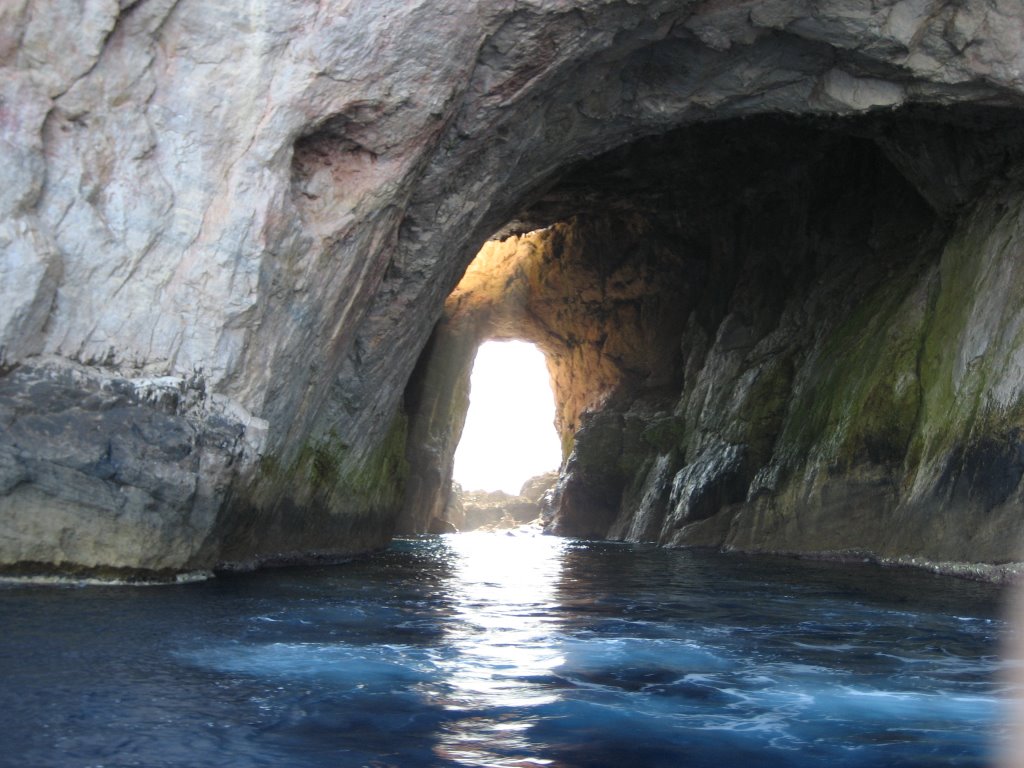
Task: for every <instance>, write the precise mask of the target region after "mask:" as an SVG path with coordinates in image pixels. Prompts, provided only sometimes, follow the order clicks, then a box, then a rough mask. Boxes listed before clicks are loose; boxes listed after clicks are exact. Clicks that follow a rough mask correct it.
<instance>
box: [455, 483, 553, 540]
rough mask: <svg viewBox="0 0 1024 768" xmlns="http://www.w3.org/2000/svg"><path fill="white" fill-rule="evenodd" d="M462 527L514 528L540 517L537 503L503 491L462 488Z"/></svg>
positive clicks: (472, 529) (466, 529) (467, 529)
mask: <svg viewBox="0 0 1024 768" xmlns="http://www.w3.org/2000/svg"><path fill="white" fill-rule="evenodd" d="M462 507H463V510H464V517H463V528H461V529H460V530H463V531H475V530H478V529H481V528H487V529H501V528H515V527H516V526H519V525H523V524H524V523H531V522H533V521H534V520H536V519H537V518H538V517H540V512H541V509H540V505H539V504H538V502H536V501H532V500H530V499H528V498H526V497H524V496H513V495H512V494H510V493H505V492H504V491H463V492H462Z"/></svg>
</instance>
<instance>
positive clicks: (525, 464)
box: [452, 341, 562, 496]
mask: <svg viewBox="0 0 1024 768" xmlns="http://www.w3.org/2000/svg"><path fill="white" fill-rule="evenodd" d="M554 416H555V404H554V398H553V396H552V391H551V384H550V379H549V376H548V370H547V364H546V361H545V359H544V354H543V353H542V352H541V351H540V350H539V349H538V348H537V347H536V345H534V344H530V343H528V342H523V341H486V342H484V343H483V344H481V345H480V347H479V349H478V350H477V352H476V356H475V358H474V360H473V369H472V374H471V376H470V402H469V409H468V410H467V413H466V421H465V425H464V426H463V429H462V435H461V439H460V441H459V446H458V448H457V449H456V451H455V464H454V468H453V475H452V477H453V479H454V481H455V482H457V483H459V484H460V485H461V486H462V487H463V489H465V490H466V491H503V492H505V493H507V494H510V495H513V496H515V495H518V494H519V492H520V490H521V489H522V486H523V483H524V482H525V481H527V480H529V479H530V478H532V477H535V476H537V475H541V474H544V473H549V472H553V471H557V470H558V468H559V465H560V464H561V461H562V453H561V446H560V443H559V440H558V436H557V433H556V432H555V427H554Z"/></svg>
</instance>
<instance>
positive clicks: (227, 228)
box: [0, 0, 1024, 568]
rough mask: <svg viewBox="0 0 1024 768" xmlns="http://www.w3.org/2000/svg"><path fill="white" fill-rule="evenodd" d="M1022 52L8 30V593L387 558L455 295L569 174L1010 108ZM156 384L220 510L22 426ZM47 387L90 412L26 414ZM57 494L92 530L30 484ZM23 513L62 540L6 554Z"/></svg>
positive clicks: (628, 17)
mask: <svg viewBox="0 0 1024 768" xmlns="http://www.w3.org/2000/svg"><path fill="white" fill-rule="evenodd" d="M1021 38H1022V25H1021V11H1020V8H1019V4H1017V3H1014V2H1010V0H1001V1H1000V2H992V1H991V0H966V1H965V2H962V3H957V4H949V3H945V2H940V0H921V1H918V0H901V1H900V2H895V1H894V2H882V3H878V2H874V3H868V2H864V3H858V2H854V3H850V2H849V1H848V0H823V1H822V2H816V3H814V4H812V5H808V4H807V3H804V2H800V1H799V0H775V1H773V2H769V3H759V4H756V7H752V6H751V4H750V3H748V2H745V1H744V0H726V1H725V2H716V3H698V2H695V1H690V0H647V1H646V2H634V1H633V0H629V1H627V0H622V1H621V2H620V1H618V0H564V1H561V2H553V3H552V2H540V1H539V0H538V1H537V2H531V1H528V2H517V3H509V2H507V1H506V0H486V1H485V2H478V3H471V4H466V3H450V2H446V1H445V0H431V2H424V3H405V4H395V3H391V2H385V1H383V0H381V1H378V0H367V2H359V3H351V2H346V1H345V0H335V1H332V2H324V3H320V4H309V3H306V2H300V1H298V0H286V1H285V2H273V3H270V2H267V1H266V0H254V1H253V2H249V3H245V4H243V5H241V6H239V5H225V4H224V3H217V2H210V0H139V1H138V2H116V0H80V1H78V0H76V1H74V2H72V1H71V0H14V1H13V2H8V3H5V4H4V5H3V6H2V7H0V139H2V141H0V153H2V160H3V162H2V164H0V175H2V183H0V370H2V371H3V375H4V376H5V382H4V386H5V387H6V392H7V393H8V396H9V397H10V398H11V402H16V403H17V407H13V408H12V410H10V411H9V412H7V414H8V415H5V417H4V418H5V421H4V430H5V432H4V435H3V440H2V441H0V451H2V456H3V459H2V466H4V467H13V469H10V471H9V472H8V471H7V470H6V469H5V472H6V473H7V474H5V476H4V477H5V479H4V480H3V482H2V483H0V488H3V489H5V490H4V491H3V493H4V494H5V501H4V502H3V504H4V507H3V509H4V510H5V512H4V517H3V521H2V522H3V525H4V528H3V536H2V537H0V565H3V566H13V565H16V564H17V563H18V562H20V561H21V560H23V559H24V558H25V557H29V556H31V558H32V559H33V560H38V561H39V562H42V563H50V564H58V563H65V564H70V565H75V564H85V563H86V562H88V563H93V562H95V563H100V562H110V563H114V562H116V563H117V564H119V565H124V566H126V567H131V566H132V565H133V564H134V565H137V566H139V567H149V566H148V565H147V564H156V565H158V567H160V568H164V567H166V568H176V567H186V566H188V567H192V566H204V565H213V564H216V563H217V562H218V561H223V560H233V561H252V562H258V561H261V560H266V559H274V558H280V557H285V558H287V557H292V556H302V555H303V553H309V552H319V553H321V554H324V555H325V556H328V555H329V554H330V553H337V554H339V555H340V554H344V553H345V552H351V551H362V550H365V549H366V548H368V547H373V546H379V545H380V544H382V543H383V542H384V541H386V540H387V537H388V535H389V533H390V531H391V530H392V528H393V525H394V522H395V520H396V517H397V515H398V511H399V507H400V506H401V499H402V497H403V486H404V478H405V476H406V470H405V467H404V462H405V459H404V456H405V442H406V420H405V416H404V415H403V413H402V412H401V411H402V409H403V406H402V399H403V394H404V391H405V384H406V382H407V380H408V379H409V377H410V375H411V373H412V371H413V368H414V366H415V364H416V361H417V359H418V358H419V356H420V353H421V351H422V349H423V347H424V346H425V344H426V342H427V339H428V337H429V334H430V333H431V329H432V327H433V325H434V323H435V321H436V320H437V319H438V317H439V316H440V314H441V311H442V304H443V300H444V297H445V296H446V295H447V294H448V293H449V292H450V290H451V289H452V288H453V287H454V285H455V284H456V283H457V281H458V278H459V276H460V274H461V272H462V271H463V270H464V268H465V266H466V265H467V264H468V262H469V260H470V258H471V256H472V254H473V253H475V251H476V250H477V248H478V247H479V245H480V243H481V242H483V241H484V240H485V239H486V238H487V237H489V236H490V235H491V234H492V233H493V232H494V231H496V230H497V229H498V228H499V227H501V226H503V225H505V224H506V223H507V222H508V221H509V220H510V219H512V218H513V217H514V216H515V215H516V214H517V212H519V211H520V210H521V209H522V208H523V207H524V205H526V204H528V203H530V202H531V201H532V200H533V199H534V198H535V197H537V196H538V195H539V194H540V193H541V192H542V191H543V190H544V189H545V188H546V187H548V186H550V185H551V184H552V183H553V181H554V180H555V179H557V177H558V176H559V175H560V174H561V172H562V170H563V169H564V168H566V167H567V166H568V165H569V164H571V163H573V162H575V161H577V160H579V159H582V158H585V157H592V156H595V155H597V154H599V153H601V152H603V151H605V150H608V149H610V148H612V147H614V146H617V145H619V144H622V143H623V142H625V141H627V140H631V139H634V138H636V137H638V136H640V135H645V134H652V133H658V132H661V131H664V130H667V129H670V128H672V127H675V126H677V125H681V124H684V123H687V122H694V121H702V120H709V119H720V118H727V117H733V116H740V115H750V114H758V113H764V112H786V113H791V114H818V115H826V114H853V113H858V112H864V111H869V110H872V109H878V108H883V109H884V108H890V107H893V106H896V105H899V104H905V103H921V102H928V103H952V102H958V101H971V102H987V103H993V104H996V103H1001V104H1014V103H1018V102H1019V100H1020V94H1021V91H1022V90H1024V81H1022V70H1021V62H1020V51H1021V50H1022V45H1021ZM905 161H906V163H907V164H908V165H913V164H914V162H915V157H914V156H913V153H911V154H910V155H908V156H907V157H906V158H905ZM22 368H23V369H24V371H23V372H22V374H21V375H15V373H16V372H17V371H18V370H21V369H22ZM76 372H77V373H76ZM79 374H81V375H79ZM165 377H170V379H171V380H173V381H174V382H190V381H193V380H197V379H198V378H201V379H202V380H203V382H204V387H205V388H204V393H205V394H204V397H202V398H198V397H197V398H191V399H189V398H186V399H185V400H184V401H182V402H181V403H179V405H177V406H175V409H174V412H173V413H170V412H167V413H164V414H163V415H164V416H166V417H167V418H169V419H172V420H174V421H175V423H176V424H177V427H176V429H180V430H183V431H184V432H185V433H188V434H189V435H190V437H189V438H188V440H187V441H186V442H187V443H188V445H190V446H193V445H196V446H197V445H199V444H200V443H202V444H203V445H206V444H207V443H210V442H215V441H216V440H218V439H219V437H218V436H219V435H220V433H221V426H220V422H219V421H218V422H217V423H216V424H214V423H213V422H212V421H211V420H210V419H211V417H210V416H209V413H210V408H214V410H215V411H216V413H217V418H218V419H224V420H226V421H227V422H230V424H231V425H232V426H231V429H232V430H236V431H237V432H239V434H240V435H241V437H240V438H239V440H240V442H239V443H238V444H239V445H243V444H244V445H245V446H248V447H247V448H245V450H241V449H239V451H235V449H234V448H230V447H228V448H224V449H223V452H222V455H223V456H224V457H226V456H228V455H230V456H234V457H235V458H234V459H233V460H232V461H231V462H228V461H227V459H226V458H225V459H224V467H225V469H224V471H223V474H222V475H221V474H218V475H217V476H218V477H221V478H222V480H217V482H215V483H213V486H212V487H213V490H211V491H210V493H209V494H198V495H190V494H188V493H176V494H170V495H166V496H165V497H164V498H162V500H161V501H160V502H159V503H157V504H155V505H149V504H148V502H146V501H145V499H146V498H147V494H148V495H150V496H152V494H153V493H155V489H156V488H158V487H161V483H162V482H163V481H162V478H163V475H164V473H165V469H166V466H167V465H166V464H165V462H164V460H163V459H162V458H159V456H158V454H159V453H160V446H161V445H162V438H160V437H159V434H160V433H161V432H160V430H158V431H157V433H153V434H152V435H151V436H150V437H144V438H142V443H141V444H140V447H139V449H138V450H139V452H140V454H141V455H146V456H148V455H150V454H152V455H153V456H154V457H156V458H154V460H153V461H148V460H147V461H142V462H140V463H139V464H138V466H137V468H136V471H133V472H131V473H126V472H120V473H118V472H114V473H113V474H104V473H105V472H106V470H105V469H97V468H96V467H99V466H100V465H99V464H96V465H95V466H94V465H93V464H92V463H90V462H86V461H80V460H79V459H75V458H70V457H68V456H66V455H64V454H62V453H61V452H59V451H57V452H55V451H53V450H52V449H51V443H50V442H48V440H47V439H44V438H43V437H40V436H39V435H40V433H38V432H36V431H34V428H32V429H30V428H29V426H26V425H24V424H22V422H23V421H26V420H27V421H28V422H31V420H33V419H37V418H38V419H44V420H48V421H49V422H51V423H52V433H53V434H58V433H60V432H61V431H62V430H64V431H68V430H71V429H73V428H74V429H77V428H76V427H75V426H74V425H75V424H78V423H80V421H79V416H80V414H79V413H78V412H77V411H76V410H75V409H76V408H77V407H78V406H70V405H68V404H69V403H75V402H78V401H79V400H80V399H81V398H85V397H87V396H88V395H89V393H91V392H93V391H106V390H110V389H114V390H117V389H121V388H123V387H124V386H127V385H124V384H123V382H134V383H132V384H131V385H130V386H131V388H133V389H138V388H139V387H142V388H144V387H145V385H144V383H143V382H146V381H149V380H155V379H164V378H165ZM43 380H55V381H60V382H62V385H61V386H69V387H71V388H75V387H78V388H80V389H81V393H80V397H78V396H73V395H71V394H68V396H67V398H64V399H61V401H60V403H58V402H56V401H54V400H52V399H45V398H44V399H41V400H40V401H38V402H37V401H35V400H33V399H32V398H31V397H27V396H26V394H27V393H28V392H29V391H30V389H31V388H32V387H33V386H35V384H34V383H33V382H38V381H43ZM87 382H88V383H87ZM177 386H178V384H174V387H177ZM62 403H63V404H62ZM214 403H216V405H213V404H214ZM119 407H121V406H119ZM123 407H124V408H125V409H127V410H125V411H124V412H123V414H122V416H123V418H118V419H99V420H97V421H96V422H95V423H94V424H93V427H94V428H95V434H93V435H92V437H91V438H90V440H91V441H92V443H94V444H95V447H96V450H100V449H101V448H102V446H103V443H104V439H105V440H106V441H107V442H110V443H111V444H114V443H116V442H117V441H118V440H119V439H120V437H119V435H120V434H121V432H122V431H124V430H128V431H129V432H133V433H135V432H138V433H141V434H143V435H146V434H147V432H146V429H145V428H144V426H145V425H146V424H147V423H148V422H149V420H150V418H151V416H150V411H149V410H148V406H146V405H145V403H141V402H139V403H136V402H135V401H134V400H132V399H131V398H129V399H128V400H126V402H125V404H124V405H123ZM10 414H13V415H10ZM192 441H196V442H194V443H193V442H192ZM217 450H218V451H221V450H222V449H217ZM89 452H90V454H91V453H92V452H95V451H94V449H93V448H90V449H89ZM200 453H201V454H202V456H206V455H207V454H206V453H202V452H201V451H200ZM182 461H183V463H175V466H176V469H175V471H176V472H177V471H180V472H183V473H185V474H188V475H190V476H191V478H192V480H190V481H188V482H185V481H184V480H182V487H184V486H187V485H189V483H193V482H194V483H195V484H196V485H197V487H198V486H199V485H201V484H202V483H204V482H205V480H204V471H203V470H202V467H203V466H204V461H206V459H205V458H196V459H195V460H182ZM175 462H177V460H175ZM172 463H174V462H172ZM71 470H73V471H74V472H76V473H78V475H81V476H82V477H84V478H88V479H87V480H83V481H82V482H83V483H84V484H85V485H88V486H90V487H92V486H95V488H96V494H95V495H94V496H93V497H92V500H91V501H90V504H91V505H92V506H91V509H92V510H93V511H92V512H90V513H89V516H87V517H88V519H90V520H94V521H95V524H94V523H93V522H87V521H86V518H82V517H80V516H79V515H78V513H74V514H72V513H71V512H67V509H70V507H66V505H65V502H68V503H69V504H71V503H72V502H71V500H70V499H69V498H65V496H62V495H61V493H62V492H60V491H59V489H57V488H56V486H55V485H54V484H53V483H52V482H50V481H49V480H47V478H48V477H50V476H57V475H61V474H62V473H66V472H67V471H71ZM83 487H84V486H83ZM68 495H69V496H74V495H75V494H74V493H70V492H69V494H68ZM122 496H125V498H127V497H131V498H133V499H135V500H134V501H125V502H124V503H123V505H122V502H121V501H117V502H116V503H115V502H114V501H112V499H115V498H117V499H121V498H122ZM104 499H106V500H104ZM76 503H77V502H76ZM58 507H59V508H60V509H62V510H64V511H62V512H60V513H59V514H58V513H55V512H54V511H53V510H54V509H56V508H58ZM126 510H127V511H126ZM210 510H215V511H214V512H210ZM37 513H38V516H41V517H42V518H46V519H51V518H52V519H53V521H54V522H52V524H51V523H47V524H45V525H43V526H42V528H39V529H37V528H33V527H31V526H28V527H26V524H25V523H24V522H23V521H25V520H28V519H35V516H37ZM55 514H57V515H58V517H59V516H60V515H64V517H63V518H60V523H59V525H58V523H57V522H56V521H57V519H58V517H53V515H55ZM114 519H116V520H118V521H120V522H119V524H118V525H117V531H118V533H117V536H116V537H115V538H116V539H118V540H123V545H121V544H118V543H117V541H114V542H111V543H109V545H104V547H108V548H106V549H105V548H104V547H101V546H100V544H99V539H100V538H101V537H105V536H106V534H105V533H102V532H103V531H107V530H108V529H109V525H110V520H114ZM186 519H188V520H192V519H195V520H200V519H201V520H202V521H204V522H202V523H201V524H196V525H195V526H193V527H191V528H188V529H187V531H186V532H185V533H183V534H182V535H183V536H186V537H187V538H188V539H189V541H188V543H187V544H184V545H182V546H181V547H180V548H177V549H176V550H175V551H176V552H178V553H179V554H177V555H174V556H171V557H164V546H165V545H164V544H163V543H162V540H161V539H160V538H159V537H157V538H152V537H150V536H149V535H148V534H147V533H146V531H147V530H150V529H167V530H170V529H175V530H182V529H180V528H179V526H178V522H177V521H179V520H186ZM58 528H59V529H60V530H61V531H62V532H64V533H63V534H62V535H63V536H64V538H65V539H71V538H75V537H80V538H81V539H82V540H83V541H84V540H85V539H89V540H90V541H92V542H93V543H92V544H84V543H83V544H82V545H81V548H80V551H82V552H91V551H95V552H99V551H103V552H106V553H107V554H103V555H97V556H96V557H91V556H89V557H86V556H85V555H82V556H79V555H77V554H75V551H79V550H74V551H72V550H69V549H67V548H65V547H63V545H61V543H60V541H59V539H58V537H56V536H55V535H54V532H55V531H56V530H57V529H58ZM115 551H116V554H110V553H112V552H115ZM26 552H31V555H27V554H25V553H26Z"/></svg>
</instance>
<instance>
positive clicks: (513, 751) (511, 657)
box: [436, 533, 565, 766]
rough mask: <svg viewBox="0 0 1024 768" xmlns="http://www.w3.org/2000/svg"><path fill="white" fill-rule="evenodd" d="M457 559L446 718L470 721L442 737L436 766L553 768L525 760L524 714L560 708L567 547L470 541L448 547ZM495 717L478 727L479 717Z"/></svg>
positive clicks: (538, 541)
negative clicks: (560, 586) (560, 615)
mask: <svg viewBox="0 0 1024 768" xmlns="http://www.w3.org/2000/svg"><path fill="white" fill-rule="evenodd" d="M446 539H447V541H448V543H449V545H450V546H451V548H452V550H453V551H454V553H455V555H456V567H455V573H454V578H455V580H456V581H457V582H458V588H457V589H453V590H452V594H454V595H457V601H456V603H455V605H454V606H453V607H454V609H455V615H456V617H457V619H458V620H457V621H455V622H453V623H452V624H451V627H452V629H451V632H452V637H451V641H452V645H453V646H454V648H455V651H456V652H455V653H454V654H453V656H452V657H451V659H450V661H449V662H448V663H449V665H450V668H449V669H448V670H447V675H446V677H447V679H448V682H449V685H450V695H449V696H448V697H447V701H446V704H445V706H446V708H447V709H449V710H454V711H463V712H466V713H467V717H465V718H462V719H459V720H457V721H454V722H450V723H448V724H447V725H446V730H445V733H443V734H440V743H439V744H438V746H437V748H436V751H437V754H438V756H439V757H443V758H445V759H447V760H452V761H454V762H456V763H459V764H463V765H472V766H481V765H527V764H529V765H548V764H551V761H544V760H537V759H536V758H534V757H529V756H528V755H529V754H530V752H531V751H533V750H531V748H530V743H529V741H528V739H527V731H528V729H529V727H530V725H531V724H532V721H531V719H530V718H529V717H528V716H526V714H525V712H526V711H528V710H530V709H532V708H535V707H537V706H541V705H544V704H547V703H550V702H553V701H555V700H557V698H558V693H557V686H555V685H552V686H545V685H538V681H545V680H552V681H554V680H555V675H554V673H553V670H554V669H555V668H557V667H558V666H559V665H561V664H563V663H564V658H563V657H562V655H561V654H560V653H558V652H556V651H553V650H552V648H553V647H556V646H557V644H556V643H552V641H551V639H552V635H553V634H554V633H556V632H557V618H556V616H557V614H556V613H555V612H554V611H552V607H553V605H554V603H555V599H556V598H555V588H556V584H557V581H558V578H559V576H560V574H561V570H562V562H561V561H562V555H563V551H564V547H565V541H564V540H563V539H557V538H553V537H549V536H542V535H539V534H536V533H519V534H493V533H464V534H457V535H453V536H448V537H446ZM487 710H490V711H492V712H494V714H492V715H490V716H487V717H481V716H480V715H479V713H480V712H481V711H487Z"/></svg>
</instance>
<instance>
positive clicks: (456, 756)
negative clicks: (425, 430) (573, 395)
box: [0, 533, 1015, 768]
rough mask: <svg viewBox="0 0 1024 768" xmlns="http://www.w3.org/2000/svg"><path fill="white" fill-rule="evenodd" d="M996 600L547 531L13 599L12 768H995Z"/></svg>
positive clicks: (0, 593) (0, 660)
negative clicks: (179, 581)
mask: <svg viewBox="0 0 1024 768" xmlns="http://www.w3.org/2000/svg"><path fill="white" fill-rule="evenodd" d="M1008 631H1009V628H1008V627H1007V624H1006V621H1005V620H1004V619H1003V618H1002V613H1001V595H1000V593H999V591H998V590H997V589H996V588H995V587H992V586H990V585H985V584H977V583H972V582H967V581H960V580H956V579H951V578H948V577H939V576H935V575H932V574H927V573H923V572H918V571H911V570H903V569H881V568H877V567H872V566H865V565H839V564H834V563H813V562H803V561H796V560H789V559H781V558H767V557H741V556H736V555H724V554H719V553H712V552H702V551H686V550H665V549H657V548H654V547H647V546H637V545H625V544H609V543H595V542H581V541H573V540H566V539H558V538H552V537H546V536H540V535H530V534H527V533H518V534H511V535H510V534H503V533H498V534H461V535H450V536H441V537H427V538H421V539H415V540H401V541H396V542H395V543H394V545H393V546H392V547H391V548H390V549H389V550H388V551H386V552H383V553H381V554H378V555H375V556H372V557H367V558H363V559H359V560H356V561H353V562H351V563H348V564H344V565H339V566H333V567H318V568H292V569H282V570H273V571H264V572H259V573H254V574H245V575H230V576H228V575H222V576H219V577H218V578H216V579H213V580H211V581H208V582H204V583H198V584H185V585H176V586H166V587H146V588H140V587H113V586H111V587H96V586H89V587H77V588H76V587H63V588H55V587H52V586H50V587H37V586H25V585H7V586H3V587H0V765H3V766H35V767H38V768H44V767H46V766H62V767H63V766H72V767H73V766H82V767H84V766H92V767H95V768H99V767H100V766H104V767H105V768H114V767H115V766H145V767H147V768H159V767H160V766H182V767H185V766H188V767H190V768H198V767H200V766H218V767H222V766H228V767H231V768H233V767H235V766H238V767H240V768H242V767H245V766H274V767H275V768H277V767H291V766H295V767H297V768H301V767H304V766H335V767H345V766H375V767H382V766H400V767H401V768H417V767H418V766H553V767H554V766H566V767H568V766H573V767H576V766H579V767H583V766H595V767H597V766H615V767H618V766H624V765H625V766H641V767H642V766H673V768H674V767H676V766H714V767H715V768H726V767H729V766H757V767H758V768H760V767H763V766H767V767H771V766H787V767H791V766H795V767H797V768H800V767H801V766H829V767H830V768H840V767H841V766H983V765H989V764H991V763H992V761H993V759H994V755H995V750H996V746H997V744H998V742H999V740H1000V738H1001V736H1002V734H1003V732H1004V731H1005V730H1006V729H1007V726H1006V724H1005V722H1004V721H1005V717H1004V699H1006V698H1007V697H1009V696H1011V695H1012V694H1014V693H1015V691H1014V690H1012V688H1013V685H1012V683H1010V682H1008V681H1007V678H1006V676H1005V675H1004V674H1003V673H1004V671H1005V668H1006V666H1007V665H1008V662H1003V661H1001V660H1000V650H1001V647H1002V646H1001V637H1002V636H1003V635H1004V634H1005V633H1006V632H1008Z"/></svg>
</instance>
